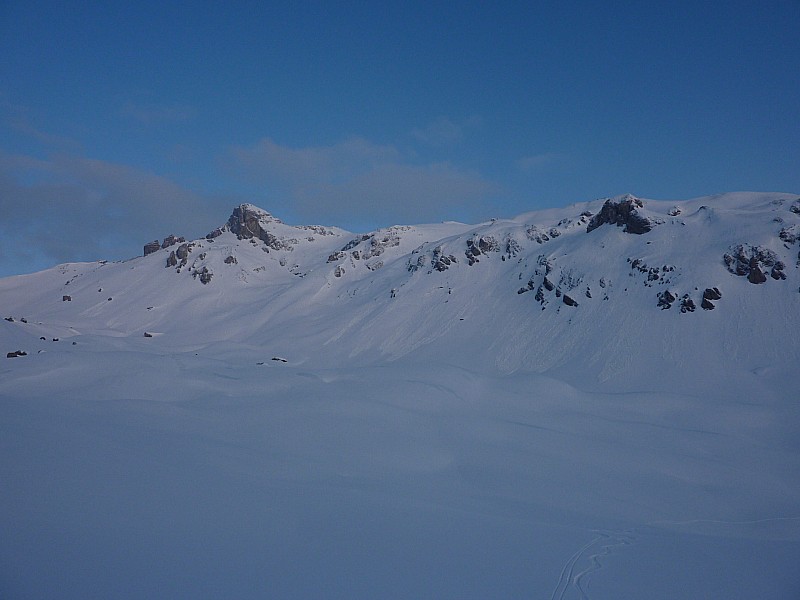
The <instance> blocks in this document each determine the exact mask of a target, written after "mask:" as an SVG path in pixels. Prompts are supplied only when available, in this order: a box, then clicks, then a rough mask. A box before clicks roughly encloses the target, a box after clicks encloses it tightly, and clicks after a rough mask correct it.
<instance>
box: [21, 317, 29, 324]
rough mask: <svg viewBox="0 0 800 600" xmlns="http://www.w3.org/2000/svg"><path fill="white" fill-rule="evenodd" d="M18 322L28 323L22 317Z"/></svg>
mask: <svg viewBox="0 0 800 600" xmlns="http://www.w3.org/2000/svg"><path fill="white" fill-rule="evenodd" d="M20 321H21V322H22V323H27V322H28V319H26V318H25V317H22V318H21V319H20Z"/></svg>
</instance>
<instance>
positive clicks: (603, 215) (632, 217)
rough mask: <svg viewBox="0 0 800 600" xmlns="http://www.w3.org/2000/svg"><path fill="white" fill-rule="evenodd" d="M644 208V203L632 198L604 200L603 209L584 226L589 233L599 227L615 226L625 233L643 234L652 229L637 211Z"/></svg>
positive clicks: (647, 220) (651, 225) (650, 224)
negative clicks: (621, 228) (605, 225)
mask: <svg viewBox="0 0 800 600" xmlns="http://www.w3.org/2000/svg"><path fill="white" fill-rule="evenodd" d="M640 208H644V203H643V202H642V201H641V200H639V199H638V198H635V197H633V196H625V197H624V198H622V199H621V200H612V199H609V200H606V202H605V204H603V208H602V209H600V212H599V213H597V214H596V215H595V216H594V217H592V220H591V221H589V224H588V225H587V226H586V233H589V232H591V231H593V230H595V229H597V228H598V227H600V226H601V225H604V224H606V223H608V224H609V225H617V226H619V227H623V231H624V232H625V233H633V234H637V235H638V234H643V233H647V232H648V231H650V230H651V229H653V225H654V223H653V222H652V221H650V219H648V218H647V217H645V216H642V215H641V214H639V211H638V209H640Z"/></svg>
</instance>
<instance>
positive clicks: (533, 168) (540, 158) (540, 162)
mask: <svg viewBox="0 0 800 600" xmlns="http://www.w3.org/2000/svg"><path fill="white" fill-rule="evenodd" d="M563 160H564V156H563V155H562V154H558V153H555V152H546V153H543V154H532V155H530V156H523V157H522V158H520V159H518V160H516V161H515V163H514V164H515V165H516V167H517V169H519V170H520V171H522V172H523V173H542V172H544V171H546V170H548V169H551V168H553V167H555V166H557V165H559V164H560V163H561V162H563Z"/></svg>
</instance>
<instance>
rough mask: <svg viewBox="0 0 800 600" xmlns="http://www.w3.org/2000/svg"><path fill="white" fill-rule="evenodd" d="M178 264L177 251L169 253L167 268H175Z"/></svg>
mask: <svg viewBox="0 0 800 600" xmlns="http://www.w3.org/2000/svg"><path fill="white" fill-rule="evenodd" d="M177 264H178V258H177V257H176V256H175V251H174V250H173V251H172V252H170V253H169V258H167V268H169V267H174V266H175V265H177Z"/></svg>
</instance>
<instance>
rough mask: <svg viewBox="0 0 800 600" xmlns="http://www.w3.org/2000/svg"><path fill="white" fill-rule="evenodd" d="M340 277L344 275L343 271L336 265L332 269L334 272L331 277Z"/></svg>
mask: <svg viewBox="0 0 800 600" xmlns="http://www.w3.org/2000/svg"><path fill="white" fill-rule="evenodd" d="M342 275H344V269H343V268H342V266H341V265H338V266H337V267H336V269H334V271H333V276H334V277H341V276H342Z"/></svg>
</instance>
